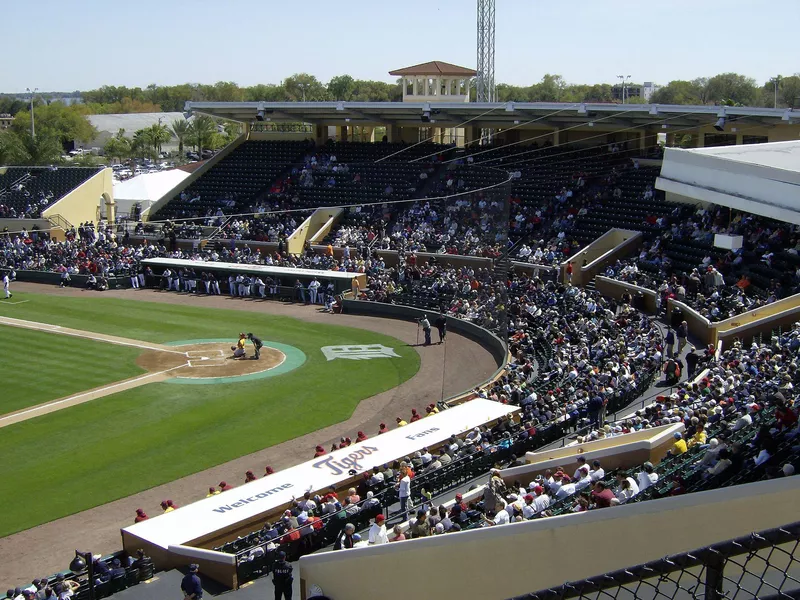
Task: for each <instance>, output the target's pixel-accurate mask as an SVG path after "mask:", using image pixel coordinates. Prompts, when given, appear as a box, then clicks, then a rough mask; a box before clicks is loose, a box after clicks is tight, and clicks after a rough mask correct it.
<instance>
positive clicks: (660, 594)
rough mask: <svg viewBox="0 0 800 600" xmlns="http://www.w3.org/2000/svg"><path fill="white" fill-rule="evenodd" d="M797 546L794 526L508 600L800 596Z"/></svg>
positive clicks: (799, 527) (799, 536) (798, 532)
mask: <svg viewBox="0 0 800 600" xmlns="http://www.w3.org/2000/svg"><path fill="white" fill-rule="evenodd" d="M799 545H800V523H793V524H792V525H787V526H785V527H780V528H777V529H771V530H768V531H762V532H759V533H753V534H751V535H749V536H746V537H742V538H737V539H735V540H730V541H727V542H722V543H720V544H715V545H714V546H710V547H706V548H702V549H699V550H695V551H692V552H687V553H685V554H679V555H675V556H669V557H666V558H662V559H660V560H656V561H653V562H649V563H646V564H643V565H637V566H635V567H630V568H628V569H622V570H620V571H615V572H613V573H606V574H604V575H600V576H597V577H592V578H589V579H586V580H583V581H575V582H569V583H565V584H564V585H562V586H559V587H557V588H552V589H548V590H541V591H539V592H535V593H531V594H526V595H524V596H518V597H516V598H514V599H513V600H522V599H523V598H524V599H528V600H554V599H567V598H581V599H584V598H585V599H587V600H589V599H591V600H634V599H635V600H661V599H667V598H669V599H676V600H678V599H684V598H702V599H705V600H721V599H725V600H744V599H745V598H747V599H753V598H759V599H762V600H767V599H769V600H772V599H780V598H787V599H788V598H800V555H798V546H799Z"/></svg>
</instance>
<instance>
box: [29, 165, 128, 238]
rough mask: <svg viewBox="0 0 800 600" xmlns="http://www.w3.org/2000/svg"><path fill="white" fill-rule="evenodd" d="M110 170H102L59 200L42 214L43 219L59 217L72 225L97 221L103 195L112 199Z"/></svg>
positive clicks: (112, 185)
mask: <svg viewBox="0 0 800 600" xmlns="http://www.w3.org/2000/svg"><path fill="white" fill-rule="evenodd" d="M112 174H113V171H112V170H111V169H103V170H102V171H100V172H99V173H97V175H95V176H93V177H91V178H90V179H88V180H87V181H85V182H84V183H83V184H82V185H79V186H78V187H76V188H75V189H74V190H72V191H71V192H70V193H68V194H67V195H66V196H63V197H62V198H61V200H59V201H58V202H56V203H55V204H53V205H52V206H51V207H49V208H47V209H46V210H44V211H43V212H42V216H43V217H44V218H47V217H51V216H53V215H61V216H62V217H64V218H65V219H66V220H67V221H69V222H70V223H71V224H72V225H75V226H77V225H78V224H79V223H83V222H84V221H95V222H96V221H97V214H98V209H99V208H100V203H101V202H102V198H103V195H104V194H105V195H106V196H108V197H109V198H111V199H112V200H113V199H114V180H113V178H112Z"/></svg>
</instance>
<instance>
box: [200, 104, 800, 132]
mask: <svg viewBox="0 0 800 600" xmlns="http://www.w3.org/2000/svg"><path fill="white" fill-rule="evenodd" d="M185 110H186V111H187V112H192V113H203V114H208V115H211V116H214V117H220V118H224V119H230V120H233V121H240V122H244V123H249V122H253V121H256V120H257V115H258V114H259V112H260V111H263V113H262V114H263V120H264V121H274V122H295V123H297V122H304V123H311V124H315V125H340V126H343V125H390V126H398V127H428V126H430V125H431V124H434V123H435V124H437V126H439V127H456V126H460V125H462V124H464V123H465V121H469V123H470V126H471V127H478V128H484V127H485V128H504V127H511V126H517V127H525V126H528V125H530V126H532V127H533V128H542V127H560V128H564V127H573V126H581V125H586V126H592V125H598V126H610V127H612V128H624V127H648V126H649V127H659V128H661V127H662V125H667V128H665V129H668V128H673V127H675V128H686V127H697V126H701V125H711V124H714V122H715V121H716V120H717V119H719V118H720V117H725V119H726V121H727V122H728V123H730V124H733V123H742V124H749V125H764V126H774V125H779V124H783V125H787V124H789V123H797V122H800V110H792V109H783V108H777V109H776V108H758V107H732V106H688V105H674V104H610V103H609V104H603V103H563V102H343V101H338V102H187V103H186V105H185ZM426 113H428V114H429V116H430V121H429V122H428V121H425V122H423V117H424V116H425V114H426ZM259 120H261V119H259ZM665 132H666V131H665Z"/></svg>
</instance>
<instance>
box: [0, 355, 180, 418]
mask: <svg viewBox="0 0 800 600" xmlns="http://www.w3.org/2000/svg"><path fill="white" fill-rule="evenodd" d="M185 366H186V365H185V364H184V365H178V366H177V367H172V368H171V369H166V370H164V371H158V372H157V373H148V374H147V375H142V376H141V377H137V378H136V379H126V380H124V381H119V382H117V383H114V384H111V385H107V386H106V387H102V388H99V389H95V390H90V391H88V392H83V393H81V394H77V395H75V396H69V397H68V398H62V399H61V400H55V401H53V402H48V403H47V404H41V405H39V406H35V407H33V408H29V409H28V410H23V411H20V412H15V413H12V414H10V415H6V416H4V417H0V423H2V422H3V421H7V420H9V419H16V418H17V417H19V416H21V415H26V414H28V413H32V412H39V411H42V410H44V409H47V408H50V407H51V406H58V405H59V404H63V403H64V402H72V401H74V400H77V399H78V398H83V397H84V396H89V395H91V394H100V393H102V395H103V396H105V395H107V392H108V391H109V390H113V389H114V388H118V387H121V386H124V385H131V384H132V383H136V382H137V381H142V380H144V379H152V378H153V377H158V376H159V375H163V374H164V373H169V372H170V371H174V370H175V369H182V368H183V367H185ZM134 387H136V386H134Z"/></svg>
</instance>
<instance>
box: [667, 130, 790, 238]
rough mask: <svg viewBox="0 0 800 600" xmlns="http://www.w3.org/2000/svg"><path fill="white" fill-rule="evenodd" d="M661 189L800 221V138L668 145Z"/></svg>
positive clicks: (739, 208)
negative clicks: (692, 146) (686, 146)
mask: <svg viewBox="0 0 800 600" xmlns="http://www.w3.org/2000/svg"><path fill="white" fill-rule="evenodd" d="M656 187H657V188H658V189H660V190H664V191H665V192H668V193H672V194H677V195H678V196H682V197H684V198H690V199H692V200H699V201H702V202H707V203H713V204H718V205H720V206H729V207H731V208H735V209H737V210H742V211H745V212H750V213H754V214H757V215H762V216H765V217H769V218H772V219H777V220H779V221H784V222H787V223H793V224H795V225H800V141H791V142H773V143H770V144H752V145H744V146H742V145H740V146H721V147H718V148H696V149H691V150H682V149H678V148H667V150H666V152H665V154H664V162H663V164H662V167H661V175H660V176H659V178H658V179H657V180H656Z"/></svg>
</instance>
